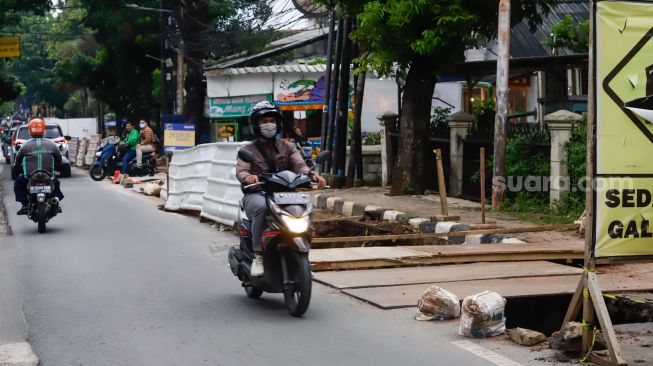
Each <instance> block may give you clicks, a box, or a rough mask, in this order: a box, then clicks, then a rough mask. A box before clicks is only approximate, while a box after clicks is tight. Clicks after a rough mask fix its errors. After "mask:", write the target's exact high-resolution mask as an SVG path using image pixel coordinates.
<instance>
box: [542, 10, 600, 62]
mask: <svg viewBox="0 0 653 366" xmlns="http://www.w3.org/2000/svg"><path fill="white" fill-rule="evenodd" d="M589 33H590V22H589V20H583V21H580V22H576V21H575V20H574V18H573V17H572V16H571V15H570V14H567V15H565V17H564V18H563V19H562V20H560V21H559V22H558V23H556V24H554V25H553V26H552V27H551V36H550V37H547V38H545V39H544V41H543V42H542V43H543V44H544V45H545V46H549V47H552V48H567V49H569V50H571V51H573V52H576V53H587V52H589Z"/></svg>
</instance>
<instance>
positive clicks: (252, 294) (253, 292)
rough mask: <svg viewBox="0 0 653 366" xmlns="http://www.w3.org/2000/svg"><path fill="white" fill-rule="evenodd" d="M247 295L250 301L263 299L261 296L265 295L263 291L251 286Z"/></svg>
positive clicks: (247, 289) (246, 289)
mask: <svg viewBox="0 0 653 366" xmlns="http://www.w3.org/2000/svg"><path fill="white" fill-rule="evenodd" d="M245 293H246V294H247V297H249V298H250V299H258V298H259V297H261V295H263V290H259V289H257V288H255V287H251V286H246V287H245Z"/></svg>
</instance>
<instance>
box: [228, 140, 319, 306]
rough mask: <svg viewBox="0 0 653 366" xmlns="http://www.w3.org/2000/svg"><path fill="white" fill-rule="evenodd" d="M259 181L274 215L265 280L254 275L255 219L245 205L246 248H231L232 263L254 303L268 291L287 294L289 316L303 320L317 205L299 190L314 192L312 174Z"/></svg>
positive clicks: (244, 155) (241, 222)
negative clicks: (314, 209)
mask: <svg viewBox="0 0 653 366" xmlns="http://www.w3.org/2000/svg"><path fill="white" fill-rule="evenodd" d="M329 155H330V152H328V151H324V152H322V153H320V155H319V156H318V158H317V162H318V164H319V163H322V162H324V161H325V160H326V159H327V158H329ZM238 157H239V158H240V159H242V160H244V161H247V162H252V161H254V160H255V159H254V156H253V155H252V154H250V153H248V152H246V151H242V150H241V151H239V152H238ZM259 179H260V181H259V183H255V184H252V185H249V186H245V187H244V188H249V187H253V186H255V185H260V186H261V188H262V192H263V194H265V197H266V200H267V206H268V210H269V215H266V217H267V224H268V225H267V228H266V229H265V231H264V232H263V266H264V268H265V272H264V275H263V276H262V277H252V276H251V275H250V270H251V265H252V260H253V259H254V253H253V250H252V238H251V225H252V223H251V221H250V220H249V219H248V218H247V214H246V213H245V210H244V208H243V203H242V201H241V203H240V213H239V218H238V226H239V232H240V245H239V246H234V247H232V248H230V249H229V265H230V267H231V271H232V272H233V274H234V275H235V276H236V277H238V279H239V280H240V281H241V282H242V286H243V287H244V288H245V293H246V294H247V296H248V297H250V298H252V299H256V298H259V297H260V296H261V295H262V294H263V292H269V293H283V295H284V300H285V303H286V307H287V309H288V312H289V313H290V315H292V316H296V317H300V316H302V315H303V314H304V313H305V312H306V310H308V305H309V303H310V301H311V289H312V279H311V267H310V264H309V261H308V252H309V250H310V247H311V243H310V241H311V237H312V226H313V223H312V219H313V205H312V204H311V196H310V194H308V193H307V192H301V191H298V190H300V189H304V188H311V186H312V179H311V176H309V175H302V174H295V173H293V172H291V171H287V170H286V171H281V172H277V173H265V174H262V175H261V176H260V177H259Z"/></svg>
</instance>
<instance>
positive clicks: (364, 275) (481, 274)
mask: <svg viewBox="0 0 653 366" xmlns="http://www.w3.org/2000/svg"><path fill="white" fill-rule="evenodd" d="M582 272H583V270H582V269H581V268H576V267H571V266H565V265H562V264H556V263H552V262H546V261H528V262H479V263H466V264H450V265H442V266H428V267H404V268H384V269H367V270H360V271H325V272H317V273H316V274H315V276H314V277H313V278H314V279H315V280H316V281H318V282H320V283H323V284H325V285H329V286H331V287H335V288H337V289H351V288H362V287H384V286H397V285H415V284H429V283H441V282H457V281H472V280H485V279H493V278H519V277H543V276H564V275H578V274H581V273H582Z"/></svg>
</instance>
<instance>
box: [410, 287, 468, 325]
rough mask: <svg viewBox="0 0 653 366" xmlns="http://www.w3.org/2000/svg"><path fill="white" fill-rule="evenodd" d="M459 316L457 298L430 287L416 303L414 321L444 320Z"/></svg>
mask: <svg viewBox="0 0 653 366" xmlns="http://www.w3.org/2000/svg"><path fill="white" fill-rule="evenodd" d="M458 316H460V300H459V299H458V296H456V295H454V294H452V293H451V292H449V291H447V290H445V289H443V288H441V287H438V286H435V285H433V286H430V287H429V288H428V289H426V291H425V292H424V294H423V295H422V297H420V299H419V301H417V314H415V319H416V320H446V319H453V318H457V317H458Z"/></svg>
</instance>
